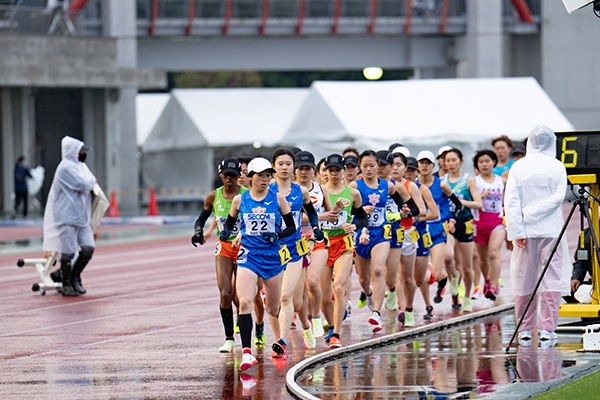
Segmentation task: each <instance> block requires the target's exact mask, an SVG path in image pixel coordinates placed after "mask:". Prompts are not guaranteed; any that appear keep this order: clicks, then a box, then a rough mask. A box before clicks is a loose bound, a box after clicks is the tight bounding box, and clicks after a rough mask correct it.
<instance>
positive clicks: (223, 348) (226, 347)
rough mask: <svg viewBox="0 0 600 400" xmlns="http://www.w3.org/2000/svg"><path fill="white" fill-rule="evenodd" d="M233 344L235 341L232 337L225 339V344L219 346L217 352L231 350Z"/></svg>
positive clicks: (229, 351)
mask: <svg viewBox="0 0 600 400" xmlns="http://www.w3.org/2000/svg"><path fill="white" fill-rule="evenodd" d="M234 345H235V342H234V341H233V339H226V340H225V344H224V345H223V346H221V347H219V353H231V352H233V346H234Z"/></svg>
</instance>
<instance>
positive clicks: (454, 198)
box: [448, 193, 463, 209]
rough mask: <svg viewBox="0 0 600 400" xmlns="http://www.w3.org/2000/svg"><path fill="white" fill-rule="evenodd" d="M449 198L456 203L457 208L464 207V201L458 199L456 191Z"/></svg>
mask: <svg viewBox="0 0 600 400" xmlns="http://www.w3.org/2000/svg"><path fill="white" fill-rule="evenodd" d="M448 199H450V201H451V202H453V203H454V205H455V206H456V208H457V209H461V208H463V203H461V202H460V200H459V199H458V197H456V195H455V194H454V193H452V194H451V195H450V197H448Z"/></svg>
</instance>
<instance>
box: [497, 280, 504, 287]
mask: <svg viewBox="0 0 600 400" xmlns="http://www.w3.org/2000/svg"><path fill="white" fill-rule="evenodd" d="M498 286H499V287H504V281H503V280H502V278H498Z"/></svg>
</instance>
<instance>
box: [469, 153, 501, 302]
mask: <svg viewBox="0 0 600 400" xmlns="http://www.w3.org/2000/svg"><path fill="white" fill-rule="evenodd" d="M497 162H498V158H497V157H496V153H494V152H493V151H492V150H487V149H486V150H479V151H478V152H477V153H475V156H474V157H473V164H474V165H475V168H477V169H478V170H479V175H478V176H477V177H476V178H475V182H476V184H477V190H478V191H479V193H481V200H482V208H481V210H473V222H474V223H475V247H476V248H477V252H478V253H479V259H480V265H481V272H482V273H483V276H484V277H485V285H484V286H483V295H484V296H485V297H487V298H488V299H490V300H496V296H497V295H498V278H499V277H500V267H501V264H500V249H501V248H502V243H503V242H504V238H505V237H506V227H505V226H504V221H503V218H502V217H503V215H504V214H503V212H502V204H503V198H504V186H505V185H506V180H505V179H504V178H502V177H500V176H498V175H495V174H494V173H493V169H494V166H495V165H496V164H497Z"/></svg>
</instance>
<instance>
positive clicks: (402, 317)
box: [397, 311, 406, 325]
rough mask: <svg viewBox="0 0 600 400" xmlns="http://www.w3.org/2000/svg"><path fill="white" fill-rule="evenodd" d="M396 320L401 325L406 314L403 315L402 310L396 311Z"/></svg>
mask: <svg viewBox="0 0 600 400" xmlns="http://www.w3.org/2000/svg"><path fill="white" fill-rule="evenodd" d="M397 318H398V322H400V323H401V324H402V325H404V321H406V316H405V315H404V311H400V312H399V313H398V317H397Z"/></svg>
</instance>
